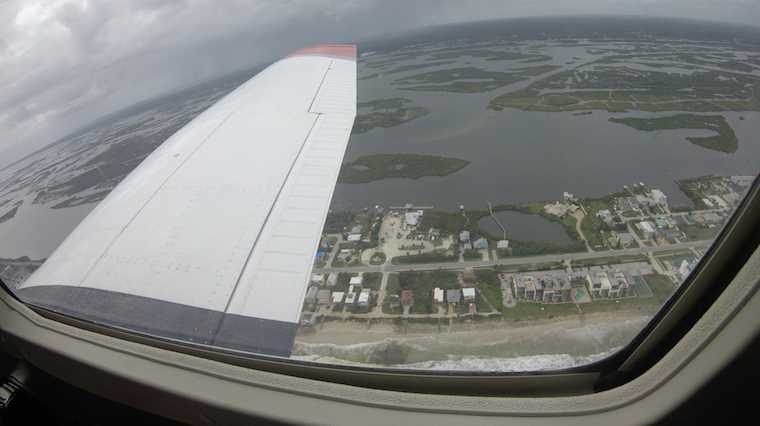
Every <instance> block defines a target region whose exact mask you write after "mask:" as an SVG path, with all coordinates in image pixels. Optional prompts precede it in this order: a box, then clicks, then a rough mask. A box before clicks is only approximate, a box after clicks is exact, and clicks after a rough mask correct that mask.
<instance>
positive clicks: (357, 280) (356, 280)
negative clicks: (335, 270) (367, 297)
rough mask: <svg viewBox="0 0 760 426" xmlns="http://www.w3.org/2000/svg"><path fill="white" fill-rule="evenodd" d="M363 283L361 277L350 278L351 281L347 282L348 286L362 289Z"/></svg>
mask: <svg viewBox="0 0 760 426" xmlns="http://www.w3.org/2000/svg"><path fill="white" fill-rule="evenodd" d="M363 282H364V278H363V277H351V281H349V282H348V284H349V285H352V286H354V287H359V288H361V287H362V283H363Z"/></svg>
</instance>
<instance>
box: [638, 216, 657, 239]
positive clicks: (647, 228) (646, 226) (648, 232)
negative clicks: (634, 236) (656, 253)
mask: <svg viewBox="0 0 760 426" xmlns="http://www.w3.org/2000/svg"><path fill="white" fill-rule="evenodd" d="M636 227H637V228H639V230H641V233H642V234H644V237H645V238H653V237H654V236H655V235H656V234H657V229H656V228H655V227H654V223H652V222H650V221H648V220H645V221H644V222H641V223H637V224H636Z"/></svg>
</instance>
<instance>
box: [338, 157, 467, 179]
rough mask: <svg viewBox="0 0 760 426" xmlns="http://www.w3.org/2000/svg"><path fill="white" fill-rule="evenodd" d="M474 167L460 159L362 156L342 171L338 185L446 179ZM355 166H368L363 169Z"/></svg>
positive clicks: (346, 164)
mask: <svg viewBox="0 0 760 426" xmlns="http://www.w3.org/2000/svg"><path fill="white" fill-rule="evenodd" d="M468 164H470V162H469V161H467V160H461V159H458V158H446V157H437V156H434V155H417V154H375V155H367V156H363V157H359V158H358V159H357V160H356V161H354V162H353V163H345V164H343V166H342V167H341V168H340V175H339V176H338V183H367V182H372V181H373V180H378V179H386V178H412V179H417V178H420V177H422V176H446V175H448V174H450V173H453V172H455V171H457V170H459V169H461V168H462V167H464V166H466V165H468ZM355 166H364V167H362V168H361V169H359V168H357V167H355Z"/></svg>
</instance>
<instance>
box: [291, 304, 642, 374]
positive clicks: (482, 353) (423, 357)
mask: <svg viewBox="0 0 760 426" xmlns="http://www.w3.org/2000/svg"><path fill="white" fill-rule="evenodd" d="M648 322H649V318H648V317H646V318H641V319H636V320H628V321H621V322H610V323H605V322H601V323H597V324H587V325H585V326H583V327H578V328H570V329H566V328H556V329H549V330H546V331H543V330H542V331H540V332H538V331H537V332H534V333H528V334H525V333H523V334H522V335H521V336H519V337H517V336H508V337H505V338H503V339H501V340H499V341H494V342H486V343H479V344H471V343H470V344H467V343H462V342H457V341H455V340H456V339H449V338H442V339H439V338H437V337H436V336H425V337H393V338H387V339H385V340H381V341H377V342H370V343H357V344H352V345H337V344H332V343H303V342H298V341H297V342H295V344H294V346H293V353H292V357H293V358H295V359H301V360H308V361H314V362H320V363H329V364H351V365H367V366H384V367H398V368H404V369H415V370H447V371H493V372H521V371H539V370H556V369H562V368H569V367H575V366H580V365H585V364H589V363H592V362H595V361H597V360H600V359H603V358H605V357H607V356H609V355H611V354H612V353H614V352H616V351H617V350H619V349H620V348H622V347H623V346H625V345H626V344H628V342H630V341H631V340H632V339H633V338H634V337H635V336H636V334H638V333H639V332H640V331H641V329H642V328H643V327H644V326H645V325H646V324H647V323H648ZM459 333H463V334H466V333H477V332H476V331H473V332H459ZM505 334H509V333H505ZM446 337H448V336H446ZM449 340H454V341H449Z"/></svg>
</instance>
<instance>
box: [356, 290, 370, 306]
mask: <svg viewBox="0 0 760 426" xmlns="http://www.w3.org/2000/svg"><path fill="white" fill-rule="evenodd" d="M369 292H370V290H369V289H368V288H365V289H364V290H362V292H361V293H359V301H358V302H357V303H358V304H359V307H360V308H366V307H368V306H369Z"/></svg>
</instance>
